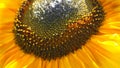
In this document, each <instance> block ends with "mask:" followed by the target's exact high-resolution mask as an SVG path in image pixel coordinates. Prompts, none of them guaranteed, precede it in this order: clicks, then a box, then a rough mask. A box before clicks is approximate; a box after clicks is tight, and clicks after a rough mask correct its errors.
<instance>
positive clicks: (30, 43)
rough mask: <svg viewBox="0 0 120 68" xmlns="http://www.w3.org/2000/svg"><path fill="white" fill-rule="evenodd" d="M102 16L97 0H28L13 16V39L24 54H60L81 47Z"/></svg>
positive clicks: (65, 53) (95, 31)
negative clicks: (15, 16)
mask: <svg viewBox="0 0 120 68" xmlns="http://www.w3.org/2000/svg"><path fill="white" fill-rule="evenodd" d="M103 20H104V11H103V9H102V6H101V4H100V3H99V1H98V0H27V1H24V2H23V4H22V6H21V7H20V9H19V12H18V15H17V18H16V19H15V28H14V34H15V40H16V43H17V44H18V45H19V47H20V48H21V49H22V50H23V51H24V52H25V53H27V54H33V55H35V56H36V57H41V58H43V59H44V60H51V59H56V58H61V57H63V56H66V55H68V54H70V53H73V52H74V51H76V50H77V49H81V48H82V46H83V45H84V44H85V43H86V42H87V40H88V39H90V38H91V36H92V35H94V34H96V33H97V32H98V28H99V27H100V26H101V23H102V21H103Z"/></svg>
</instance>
